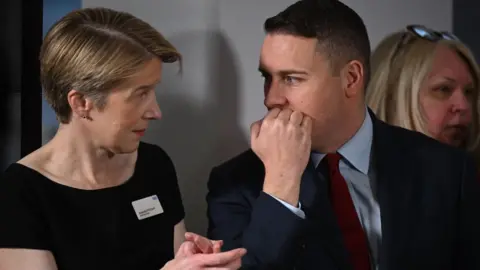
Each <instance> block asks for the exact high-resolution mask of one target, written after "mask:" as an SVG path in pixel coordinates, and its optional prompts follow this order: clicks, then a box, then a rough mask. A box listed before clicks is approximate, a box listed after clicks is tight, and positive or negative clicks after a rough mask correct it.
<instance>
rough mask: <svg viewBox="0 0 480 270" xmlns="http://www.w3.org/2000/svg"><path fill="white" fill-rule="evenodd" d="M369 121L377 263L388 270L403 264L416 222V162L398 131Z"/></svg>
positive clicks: (377, 122)
mask: <svg viewBox="0 0 480 270" xmlns="http://www.w3.org/2000/svg"><path fill="white" fill-rule="evenodd" d="M372 119H373V124H374V125H373V127H374V137H373V157H372V158H373V162H374V163H373V165H374V169H375V186H376V188H375V190H374V192H375V195H376V196H377V199H378V203H379V205H380V212H381V222H382V245H381V248H380V250H379V252H380V254H379V255H380V256H379V258H380V259H379V260H380V262H379V263H380V267H381V268H382V269H390V267H394V268H395V266H396V265H399V263H401V262H402V261H404V260H405V258H406V257H405V256H406V255H407V253H408V246H409V243H408V241H411V239H412V230H413V229H414V224H413V222H414V219H415V218H414V213H413V212H412V211H413V210H414V209H416V208H415V205H414V204H415V203H418V202H419V198H418V194H416V193H415V190H414V182H415V181H414V180H415V174H414V173H417V176H418V172H419V170H417V169H416V167H415V166H416V165H417V164H416V162H415V161H412V160H411V158H412V156H413V155H411V153H409V152H408V150H407V149H409V147H406V146H405V145H403V143H404V142H403V140H396V136H397V135H398V133H399V132H398V131H396V130H393V129H395V128H394V127H391V126H388V125H386V124H384V123H383V122H380V121H379V120H377V119H375V118H374V116H373V115H372ZM399 131H400V130H399ZM402 131H403V130H402ZM405 143H407V142H405Z"/></svg>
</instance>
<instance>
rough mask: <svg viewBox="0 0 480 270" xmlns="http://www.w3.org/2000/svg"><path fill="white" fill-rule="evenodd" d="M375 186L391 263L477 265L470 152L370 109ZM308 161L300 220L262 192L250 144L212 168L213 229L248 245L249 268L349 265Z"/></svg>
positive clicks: (476, 201)
mask: <svg viewBox="0 0 480 270" xmlns="http://www.w3.org/2000/svg"><path fill="white" fill-rule="evenodd" d="M372 118H373V119H372V121H373V130H374V132H373V133H374V135H373V146H372V147H373V149H372V154H373V157H372V158H373V159H372V162H373V164H372V165H373V168H374V170H375V179H376V181H375V183H374V185H373V188H374V190H373V191H374V194H375V196H376V198H377V200H378V203H379V206H380V211H381V222H382V244H381V247H380V251H379V252H380V255H379V266H380V269H387V270H395V269H398V270H406V269H408V270H414V269H419V270H420V269H421V270H425V269H452V270H453V269H462V270H466V269H480V185H479V183H478V181H477V180H476V173H475V166H474V163H473V160H472V159H471V158H470V157H468V156H467V155H466V154H465V153H464V152H463V151H460V150H457V149H454V148H451V147H449V146H446V145H443V144H441V143H439V142H437V141H435V140H433V139H431V138H428V137H426V136H424V135H422V134H420V133H417V132H412V131H408V130H405V129H401V128H398V127H393V126H390V125H387V124H385V123H383V122H381V121H379V120H377V119H375V117H374V116H373V114H372ZM319 177H322V176H319V175H318V174H317V173H316V172H315V170H314V168H313V166H312V165H311V164H309V165H308V166H307V169H306V170H305V172H304V175H303V178H302V182H301V190H300V202H301V205H302V210H304V212H305V214H306V219H301V218H299V217H298V216H297V215H295V214H294V213H292V212H291V211H290V210H289V209H287V208H286V207H285V206H283V205H282V204H281V203H279V202H278V201H276V200H275V199H274V198H272V197H271V196H269V195H267V194H265V193H263V191H262V187H263V181H264V167H263V164H262V162H261V161H260V160H259V159H258V158H257V156H256V155H255V154H254V153H253V152H252V151H251V150H248V151H246V152H244V153H242V154H240V155H239V156H236V157H234V158H233V159H231V160H229V161H227V162H225V163H224V164H222V165H220V166H217V167H215V168H214V169H213V170H212V172H211V174H210V179H209V183H208V189H209V191H208V195H207V202H208V219H209V227H208V237H210V238H212V239H222V240H224V249H225V250H230V249H233V248H237V247H244V248H246V249H247V254H246V255H245V256H244V258H243V260H242V263H243V268H244V269H294V268H295V269H322V270H333V269H341V270H347V269H352V266H351V265H350V264H349V262H348V258H347V253H346V249H345V247H344V245H343V242H342V236H341V233H340V229H339V227H338V225H337V223H336V220H335V218H334V213H333V210H332V208H331V206H330V203H329V198H328V193H327V187H326V184H325V183H326V181H319Z"/></svg>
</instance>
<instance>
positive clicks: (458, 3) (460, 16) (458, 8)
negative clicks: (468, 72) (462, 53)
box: [453, 0, 480, 61]
mask: <svg viewBox="0 0 480 270" xmlns="http://www.w3.org/2000/svg"><path fill="white" fill-rule="evenodd" d="M479 19H480V1H479V0H454V1H453V33H454V34H455V35H456V36H457V37H458V38H460V39H461V40H462V41H463V42H465V43H466V44H467V45H468V46H469V47H470V49H471V50H472V51H473V53H474V54H475V57H476V58H477V61H478V60H480V22H479Z"/></svg>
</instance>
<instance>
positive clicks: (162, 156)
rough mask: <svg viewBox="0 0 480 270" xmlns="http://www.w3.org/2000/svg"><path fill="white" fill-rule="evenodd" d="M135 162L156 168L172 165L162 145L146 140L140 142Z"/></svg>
mask: <svg viewBox="0 0 480 270" xmlns="http://www.w3.org/2000/svg"><path fill="white" fill-rule="evenodd" d="M137 162H139V163H140V164H142V165H145V164H146V165H148V166H153V167H156V168H165V167H174V165H173V162H172V159H171V158H170V156H169V155H168V154H167V152H166V151H165V150H164V149H163V148H162V147H160V146H158V145H156V144H151V143H146V142H140V146H139V148H138V160H137Z"/></svg>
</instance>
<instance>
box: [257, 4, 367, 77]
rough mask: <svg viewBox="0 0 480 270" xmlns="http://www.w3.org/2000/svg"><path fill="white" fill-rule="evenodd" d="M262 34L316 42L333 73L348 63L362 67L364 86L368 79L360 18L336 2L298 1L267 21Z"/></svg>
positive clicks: (363, 32) (348, 8) (364, 32)
mask: <svg viewBox="0 0 480 270" xmlns="http://www.w3.org/2000/svg"><path fill="white" fill-rule="evenodd" d="M264 28H265V31H266V32H267V33H269V34H271V33H283V34H289V35H293V36H301V37H306V38H317V40H318V45H319V48H320V49H321V51H322V52H323V53H325V54H326V55H327V57H328V58H329V60H330V62H331V63H330V64H331V65H332V69H333V72H334V73H338V71H339V70H340V68H341V67H343V66H344V65H345V64H347V63H348V62H349V61H352V60H358V61H360V62H361V63H363V67H364V76H365V78H364V80H365V86H366V84H367V83H368V79H369V76H370V41H369V39H368V34H367V29H366V27H365V24H364V23H363V20H362V18H360V16H359V15H358V14H357V13H356V12H355V11H354V10H352V9H351V8H350V7H348V6H347V5H345V4H343V3H342V2H340V1H338V0H301V1H298V2H296V3H294V4H293V5H291V6H289V7H288V8H287V9H285V10H284V11H282V12H280V13H279V14H278V15H276V16H274V17H271V18H268V19H267V20H266V21H265V24H264Z"/></svg>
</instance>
